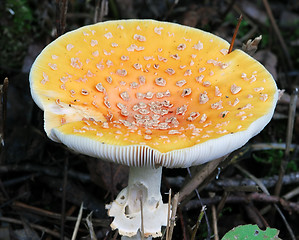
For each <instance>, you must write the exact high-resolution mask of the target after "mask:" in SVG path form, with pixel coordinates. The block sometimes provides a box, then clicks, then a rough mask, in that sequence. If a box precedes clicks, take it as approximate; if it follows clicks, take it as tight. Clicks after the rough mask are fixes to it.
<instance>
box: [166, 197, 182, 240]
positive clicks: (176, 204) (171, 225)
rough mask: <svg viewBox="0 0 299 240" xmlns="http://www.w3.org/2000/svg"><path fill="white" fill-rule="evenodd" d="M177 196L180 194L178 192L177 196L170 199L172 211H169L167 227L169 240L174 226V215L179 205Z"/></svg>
mask: <svg viewBox="0 0 299 240" xmlns="http://www.w3.org/2000/svg"><path fill="white" fill-rule="evenodd" d="M179 196H180V193H179V192H178V193H177V194H175V195H174V197H173V199H172V211H171V218H170V227H169V235H168V239H169V240H171V239H172V234H173V229H174V225H175V215H176V211H177V208H178V203H179ZM168 239H167V240H168Z"/></svg>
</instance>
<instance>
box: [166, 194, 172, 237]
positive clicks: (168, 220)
mask: <svg viewBox="0 0 299 240" xmlns="http://www.w3.org/2000/svg"><path fill="white" fill-rule="evenodd" d="M170 208H171V189H169V193H168V214H167V226H166V240H170V239H169V225H170V223H169V222H170V212H171V209H170Z"/></svg>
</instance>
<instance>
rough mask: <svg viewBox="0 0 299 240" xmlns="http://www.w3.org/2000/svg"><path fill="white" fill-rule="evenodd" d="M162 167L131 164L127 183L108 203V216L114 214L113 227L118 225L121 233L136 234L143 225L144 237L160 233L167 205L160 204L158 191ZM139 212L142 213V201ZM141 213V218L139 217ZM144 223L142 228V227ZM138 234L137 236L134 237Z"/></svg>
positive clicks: (165, 217) (125, 234) (132, 235)
mask: <svg viewBox="0 0 299 240" xmlns="http://www.w3.org/2000/svg"><path fill="white" fill-rule="evenodd" d="M161 176H162V167H160V168H157V169H155V168H152V167H142V168H138V167H131V168H130V174H129V182H128V186H127V187H126V188H125V189H123V190H122V191H121V192H120V193H119V195H118V196H117V198H116V200H115V201H114V202H112V204H111V205H109V206H108V209H109V211H108V214H109V216H113V217H114V221H113V222H112V224H111V227H112V229H118V231H119V233H120V234H121V235H123V236H127V237H134V238H132V239H131V238H124V239H130V240H133V239H141V237H140V235H139V238H138V234H137V233H138V232H139V231H142V229H144V236H145V238H144V239H150V238H146V237H150V236H153V237H158V236H161V226H166V225H167V212H168V205H167V204H163V202H162V196H161V193H160V186H161ZM140 201H142V211H143V212H142V213H143V214H141V202H140ZM141 215H143V219H142V220H141ZM142 224H143V228H142ZM136 237H137V238H136Z"/></svg>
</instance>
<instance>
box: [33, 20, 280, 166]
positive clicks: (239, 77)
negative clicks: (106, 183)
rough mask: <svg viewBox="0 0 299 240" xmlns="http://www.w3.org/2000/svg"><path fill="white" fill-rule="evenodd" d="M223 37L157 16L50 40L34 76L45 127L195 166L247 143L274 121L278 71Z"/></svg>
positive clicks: (87, 148)
mask: <svg viewBox="0 0 299 240" xmlns="http://www.w3.org/2000/svg"><path fill="white" fill-rule="evenodd" d="M228 48H229V44H228V43H227V42H226V41H224V40H223V39H221V38H219V37H217V36H215V35H213V34H210V33H207V32H204V31H201V30H198V29H193V28H190V27H186V26H181V25H178V24H173V23H166V22H158V21H153V20H120V21H108V22H104V23H98V24H95V25H91V26H86V27H82V28H80V29H78V30H75V31H72V32H69V33H67V34H65V35H63V36H61V37H59V38H58V39H56V40H55V41H53V42H52V43H51V44H49V45H48V46H47V47H46V48H45V49H44V50H43V51H42V53H41V54H40V55H39V56H38V58H37V59H36V61H35V63H34V65H33V66H32V69H31V72H30V85H31V93H32V97H33V99H34V100H35V102H36V103H37V105H38V106H39V107H40V108H41V109H43V110H44V115H45V131H46V132H47V134H48V136H49V137H50V138H51V139H52V140H54V141H57V142H62V143H64V144H65V145H67V146H68V147H70V148H71V149H74V150H76V151H78V152H81V153H84V154H87V155H90V156H93V157H99V158H103V159H106V160H110V161H115V162H118V163H122V164H126V165H131V166H144V165H147V166H154V165H159V166H161V165H162V166H166V167H187V166H191V165H197V164H200V163H204V162H207V161H210V160H213V159H215V158H217V157H220V156H223V155H225V154H227V153H229V152H231V151H233V150H235V149H237V148H239V147H241V146H242V145H244V144H245V143H246V142H247V141H248V140H249V139H250V138H251V137H253V136H254V135H256V134H257V133H259V132H260V131H261V130H262V129H263V128H264V127H265V125H266V124H267V123H268V122H269V121H270V119H271V117H272V115H273V112H274V108H275V105H276V102H277V97H278V93H277V92H278V91H277V87H276V83H275V81H274V80H273V78H272V76H271V74H270V73H269V72H268V71H267V70H266V69H265V68H264V67H263V66H262V65H261V64H260V63H259V62H257V61H256V60H254V59H253V58H251V57H250V56H249V55H247V54H245V53H244V52H242V51H240V50H235V51H233V52H231V53H230V54H227V51H228Z"/></svg>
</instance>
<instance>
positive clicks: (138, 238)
mask: <svg viewBox="0 0 299 240" xmlns="http://www.w3.org/2000/svg"><path fill="white" fill-rule="evenodd" d="M152 239H153V238H152V237H147V238H144V240H152ZM121 240H142V238H141V233H140V231H138V233H137V235H135V236H133V237H126V236H122V237H121Z"/></svg>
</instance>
